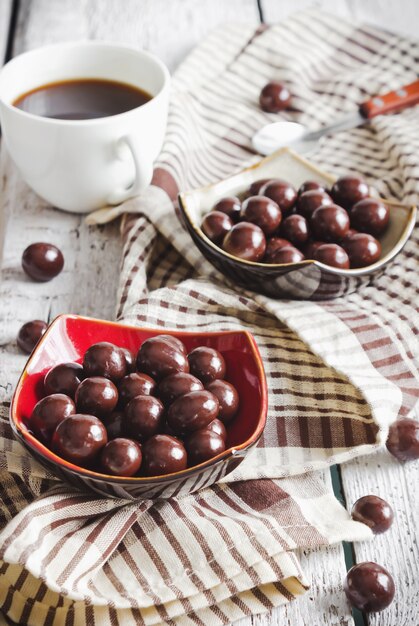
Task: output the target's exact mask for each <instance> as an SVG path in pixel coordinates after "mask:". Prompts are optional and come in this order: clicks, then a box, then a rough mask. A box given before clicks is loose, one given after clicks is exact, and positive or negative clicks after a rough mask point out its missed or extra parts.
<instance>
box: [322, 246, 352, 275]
mask: <svg viewBox="0 0 419 626" xmlns="http://www.w3.org/2000/svg"><path fill="white" fill-rule="evenodd" d="M314 259H315V260H316V261H320V262H321V263H324V264H325V265H330V266H331V267H338V268H340V269H342V270H348V269H349V257H348V255H347V254H346V252H345V250H344V249H343V248H342V247H341V246H338V245H337V244H336V243H324V244H323V245H322V246H319V247H318V248H317V250H315V252H314Z"/></svg>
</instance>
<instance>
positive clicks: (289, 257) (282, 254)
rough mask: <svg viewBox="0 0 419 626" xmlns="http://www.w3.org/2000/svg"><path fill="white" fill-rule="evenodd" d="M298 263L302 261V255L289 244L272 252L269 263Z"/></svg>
mask: <svg viewBox="0 0 419 626" xmlns="http://www.w3.org/2000/svg"><path fill="white" fill-rule="evenodd" d="M300 261H304V254H303V253H302V252H300V251H299V250H297V248H294V246H292V245H291V244H290V245H289V246H283V247H281V248H279V249H278V250H276V251H275V252H273V253H272V254H271V255H270V260H269V263H279V264H286V263H300Z"/></svg>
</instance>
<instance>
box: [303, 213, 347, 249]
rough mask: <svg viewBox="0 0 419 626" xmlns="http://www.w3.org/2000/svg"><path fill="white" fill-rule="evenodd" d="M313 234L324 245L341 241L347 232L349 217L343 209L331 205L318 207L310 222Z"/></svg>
mask: <svg viewBox="0 0 419 626" xmlns="http://www.w3.org/2000/svg"><path fill="white" fill-rule="evenodd" d="M310 224H311V227H312V229H313V234H314V236H315V237H316V238H317V239H322V240H323V241H325V242H326V243H329V242H330V243H336V242H337V241H341V240H342V239H343V238H344V237H345V235H346V234H347V232H348V230H349V216H348V214H347V212H346V211H345V209H342V207H340V206H337V205H336V204H332V205H330V206H320V207H319V208H318V209H316V210H315V211H314V213H313V214H312V216H311V221H310Z"/></svg>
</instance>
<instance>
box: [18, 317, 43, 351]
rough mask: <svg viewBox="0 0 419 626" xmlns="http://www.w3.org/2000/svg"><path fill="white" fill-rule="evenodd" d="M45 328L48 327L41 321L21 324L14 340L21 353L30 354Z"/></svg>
mask: <svg viewBox="0 0 419 626" xmlns="http://www.w3.org/2000/svg"><path fill="white" fill-rule="evenodd" d="M47 328H48V325H47V324H46V323H45V322H43V321H42V320H32V321H31V322H26V324H23V326H21V328H20V330H19V332H18V335H17V338H16V341H17V345H18V346H19V348H20V349H21V350H22V352H24V353H25V354H30V353H31V352H32V350H33V349H34V347H35V346H36V344H37V343H38V341H39V340H40V339H41V337H42V335H43V334H44V332H45V331H46V329H47Z"/></svg>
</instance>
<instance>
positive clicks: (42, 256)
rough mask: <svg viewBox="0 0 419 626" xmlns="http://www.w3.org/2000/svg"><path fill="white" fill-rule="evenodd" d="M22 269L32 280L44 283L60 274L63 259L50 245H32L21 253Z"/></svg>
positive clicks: (59, 251) (59, 252)
mask: <svg viewBox="0 0 419 626" xmlns="http://www.w3.org/2000/svg"><path fill="white" fill-rule="evenodd" d="M22 267H23V269H24V270H25V272H26V274H27V275H28V276H30V278H32V279H33V280H36V281H38V282H46V281H48V280H51V279H52V278H54V276H57V274H59V273H60V272H61V270H62V269H63V267H64V257H63V254H62V252H61V250H59V249H58V248H57V246H53V245H52V243H33V244H31V245H30V246H28V247H27V248H26V250H25V251H24V252H23V255H22Z"/></svg>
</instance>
